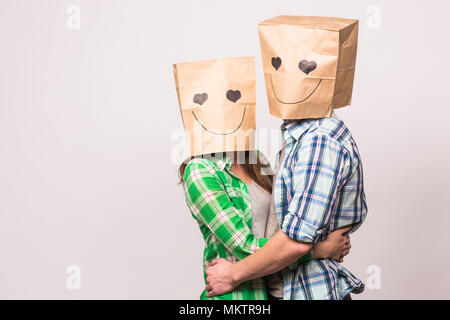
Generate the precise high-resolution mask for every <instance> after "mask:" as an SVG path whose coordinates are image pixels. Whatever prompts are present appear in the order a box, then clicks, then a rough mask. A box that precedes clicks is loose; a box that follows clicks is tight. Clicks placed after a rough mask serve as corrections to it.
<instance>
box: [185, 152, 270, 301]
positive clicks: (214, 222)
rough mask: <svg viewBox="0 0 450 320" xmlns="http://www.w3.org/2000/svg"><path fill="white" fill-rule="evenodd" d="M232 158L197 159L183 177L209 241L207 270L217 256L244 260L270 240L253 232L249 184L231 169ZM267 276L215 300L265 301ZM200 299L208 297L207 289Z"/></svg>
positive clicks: (193, 211)
mask: <svg viewBox="0 0 450 320" xmlns="http://www.w3.org/2000/svg"><path fill="white" fill-rule="evenodd" d="M230 167H231V159H229V158H224V159H222V160H209V159H193V160H191V161H190V162H189V163H188V165H187V167H186V170H185V173H184V176H183V180H184V189H185V196H186V203H187V205H188V207H189V209H190V211H191V214H192V216H193V217H194V219H195V220H196V221H197V223H198V225H199V227H200V230H201V232H202V234H203V238H204V240H205V249H204V253H203V271H204V272H203V273H204V278H205V284H206V273H205V270H206V268H207V266H208V264H209V263H210V262H211V261H212V260H214V259H216V258H219V257H220V258H224V259H227V260H229V261H231V262H235V261H237V260H241V259H244V258H245V257H247V256H249V255H251V254H252V253H254V252H255V251H256V250H257V249H259V248H260V247H261V246H263V245H264V244H265V243H266V242H267V240H268V239H266V238H255V236H254V235H253V234H252V233H251V223H252V214H251V208H250V196H249V194H248V190H247V186H246V184H245V183H244V182H243V181H242V180H241V179H239V178H237V177H236V176H234V175H233V173H232V172H231V170H230ZM263 281H264V280H263V279H256V280H252V281H247V282H245V283H242V284H241V285H239V286H238V287H237V288H235V290H234V291H232V292H230V293H228V294H225V295H222V296H219V297H214V298H212V299H219V300H264V299H267V293H266V289H265V285H264V282H263ZM200 299H209V298H207V297H206V291H203V292H202V294H201V296H200Z"/></svg>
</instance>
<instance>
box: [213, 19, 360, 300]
mask: <svg viewBox="0 0 450 320" xmlns="http://www.w3.org/2000/svg"><path fill="white" fill-rule="evenodd" d="M357 31H358V21H357V20H352V19H340V18H324V17H294V16H279V17H275V18H272V19H269V20H267V21H264V22H262V23H260V24H259V33H260V39H261V48H262V60H263V67H264V73H265V80H266V90H267V95H268V100H269V108H270V113H271V114H272V115H274V116H276V117H279V118H281V119H296V120H284V123H283V125H282V127H281V130H282V139H283V148H282V150H281V151H280V153H279V157H278V167H279V169H278V173H277V175H276V178H275V181H274V190H273V203H274V210H275V212H276V214H277V216H278V221H279V224H280V229H281V230H280V231H279V232H278V233H277V234H275V236H274V237H272V238H271V239H270V240H269V241H268V242H267V243H266V244H265V245H264V246H263V247H262V248H261V249H259V250H257V251H256V252H255V253H254V254H252V255H251V256H249V257H247V258H245V259H243V260H241V261H239V262H238V263H235V264H232V263H229V262H227V261H226V260H223V259H218V260H215V261H213V263H211V267H210V268H209V269H207V271H206V274H207V283H208V285H207V287H206V290H207V291H208V296H214V295H217V294H223V293H224V292H227V291H230V290H231V289H232V288H234V287H235V286H236V285H238V284H239V283H241V282H243V281H247V280H250V279H255V278H260V277H263V276H265V275H267V274H271V273H274V272H277V271H279V270H282V271H281V272H282V278H283V287H284V293H283V299H299V300H300V299H302V300H303V299H304V300H310V299H330V300H341V299H349V297H350V295H349V293H350V292H353V293H360V292H362V290H363V288H364V286H363V284H362V282H361V281H360V280H359V279H357V278H356V277H355V276H354V275H352V274H351V273H350V272H349V271H348V270H347V269H346V268H344V267H343V266H342V265H341V264H340V263H338V262H336V261H334V260H330V259H318V260H312V261H311V262H309V263H308V264H304V265H298V266H297V267H295V268H293V267H289V268H286V267H287V266H289V265H290V264H291V263H293V262H295V261H296V260H297V259H298V258H299V257H301V256H302V255H304V254H306V253H307V252H309V250H311V248H312V245H313V244H314V243H316V242H317V241H319V240H323V239H325V238H326V237H327V235H328V234H330V233H331V232H332V231H334V230H336V229H341V228H346V229H345V230H346V231H347V230H349V232H354V231H355V230H356V229H357V228H358V227H359V226H360V225H361V223H362V222H363V221H364V219H365V217H366V214H367V206H366V201H365V195H364V187H363V170H362V163H361V158H360V155H359V152H358V148H357V146H356V143H355V141H354V140H353V137H352V135H351V134H350V132H349V130H348V129H347V128H346V126H345V125H344V123H343V122H342V121H341V120H339V119H338V118H337V116H336V115H335V114H334V112H333V109H336V108H340V107H344V106H346V105H349V104H350V101H351V95H352V88H353V77H354V71H355V61H356V46H357V45H356V44H357ZM283 50H291V51H290V52H283ZM281 53H284V56H283V57H280V56H276V54H281ZM296 57H301V58H303V59H301V60H300V62H298V66H297V67H298V69H297V70H295V69H294V68H293V66H294V65H295V63H296V61H291V60H292V59H293V58H296ZM296 72H297V74H296Z"/></svg>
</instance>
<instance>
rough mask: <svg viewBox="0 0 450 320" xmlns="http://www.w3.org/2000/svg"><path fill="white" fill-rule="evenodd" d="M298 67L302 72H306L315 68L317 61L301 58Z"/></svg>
mask: <svg viewBox="0 0 450 320" xmlns="http://www.w3.org/2000/svg"><path fill="white" fill-rule="evenodd" d="M298 68H299V69H300V70H302V71H303V72H304V73H306V74H308V73H310V72H311V71H313V70H314V69H315V68H317V63H316V62H315V61H312V60H311V61H308V60H302V61H300V62H299V63H298Z"/></svg>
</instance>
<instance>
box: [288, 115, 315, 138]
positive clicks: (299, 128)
mask: <svg viewBox="0 0 450 320" xmlns="http://www.w3.org/2000/svg"><path fill="white" fill-rule="evenodd" d="M315 121H317V119H300V120H298V121H295V122H291V121H289V120H284V122H283V124H282V125H281V132H282V135H283V141H284V142H286V143H290V142H293V141H292V140H295V141H297V140H298V139H300V137H301V136H302V135H303V134H304V133H305V132H306V131H308V130H309V128H311V126H312V125H313V124H314V122H315Z"/></svg>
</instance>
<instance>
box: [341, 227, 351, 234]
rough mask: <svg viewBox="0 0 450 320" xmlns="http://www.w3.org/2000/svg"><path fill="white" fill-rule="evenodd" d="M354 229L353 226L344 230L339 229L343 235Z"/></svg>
mask: <svg viewBox="0 0 450 320" xmlns="http://www.w3.org/2000/svg"><path fill="white" fill-rule="evenodd" d="M351 229H352V226H348V227H344V228H342V229H339V230H340V231H341V234H344V233H346V232H349V231H350V230H351Z"/></svg>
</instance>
